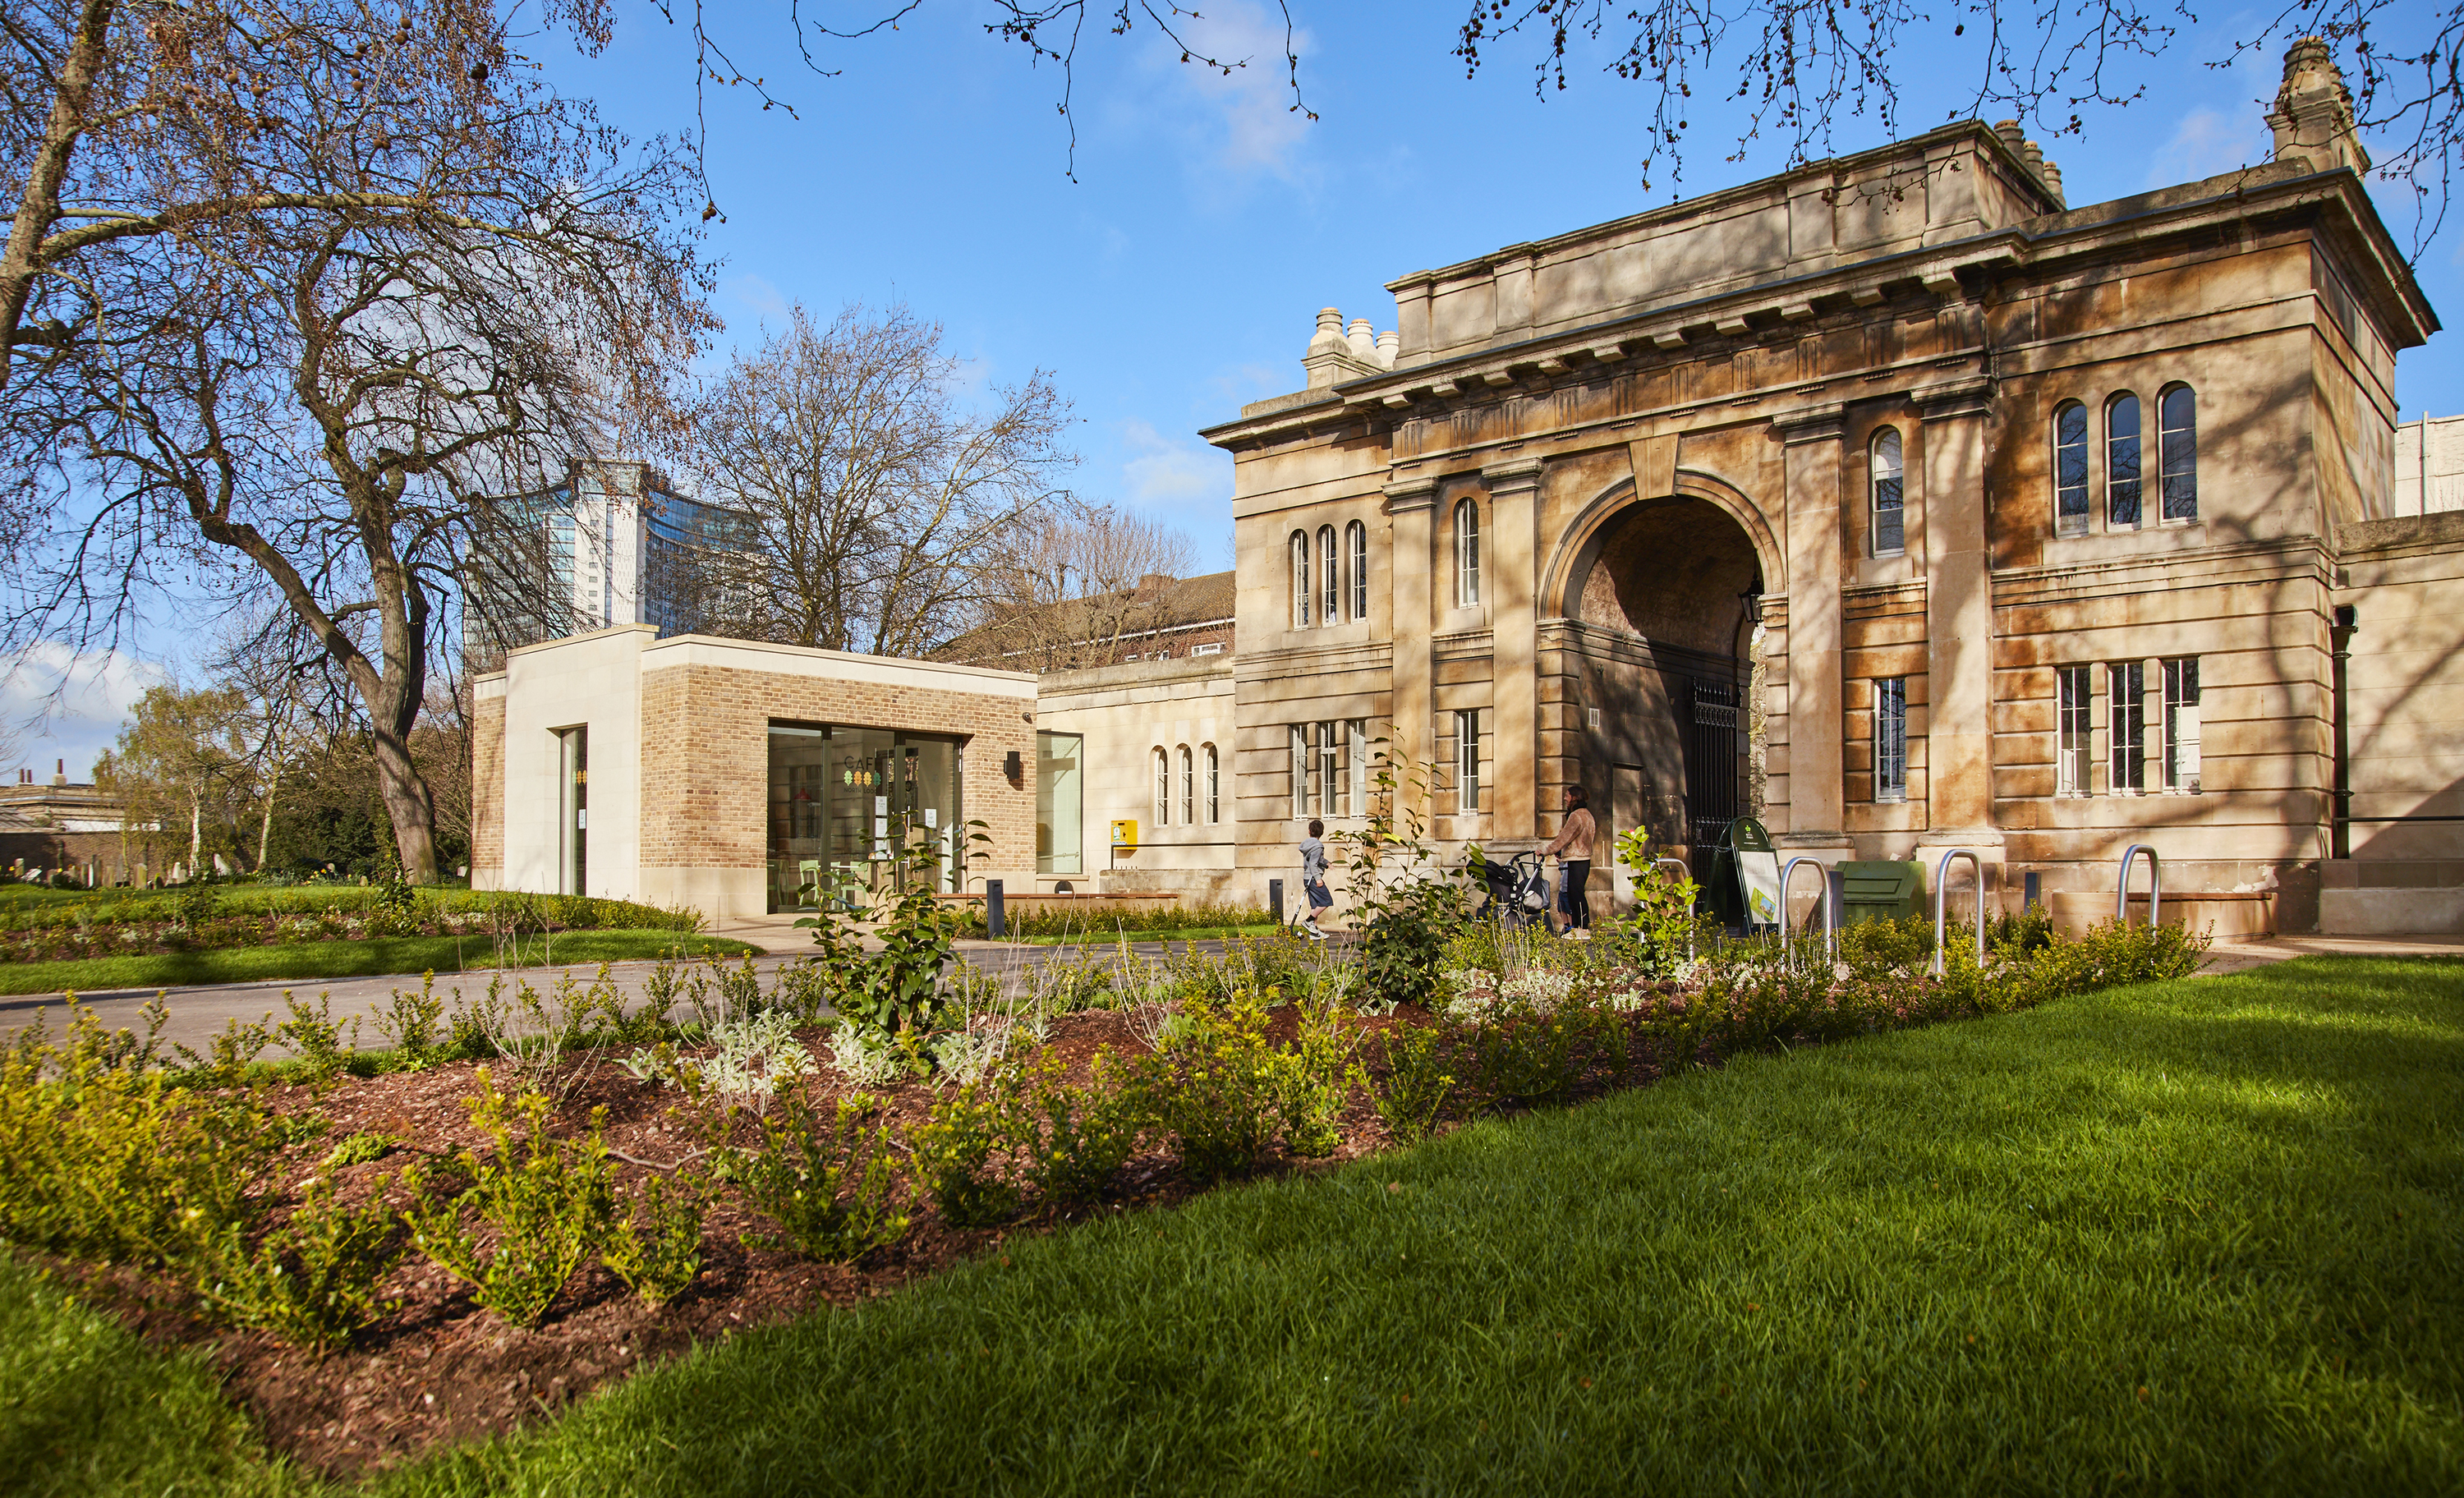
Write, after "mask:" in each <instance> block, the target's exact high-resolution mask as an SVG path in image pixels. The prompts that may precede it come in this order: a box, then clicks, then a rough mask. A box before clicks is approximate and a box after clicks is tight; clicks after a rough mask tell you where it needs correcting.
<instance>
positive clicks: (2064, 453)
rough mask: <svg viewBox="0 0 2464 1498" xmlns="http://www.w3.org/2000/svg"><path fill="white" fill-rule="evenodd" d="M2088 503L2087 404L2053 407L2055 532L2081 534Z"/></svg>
mask: <svg viewBox="0 0 2464 1498" xmlns="http://www.w3.org/2000/svg"><path fill="white" fill-rule="evenodd" d="M2087 517H2088V507H2087V408H2086V407H2084V406H2082V405H2080V404H2079V402H2077V401H2064V402H2063V403H2062V404H2061V405H2059V406H2057V407H2055V408H2054V534H2055V535H2057V536H2084V535H2086V534H2087V528H2088V521H2087Z"/></svg>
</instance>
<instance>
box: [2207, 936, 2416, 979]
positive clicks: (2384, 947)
mask: <svg viewBox="0 0 2464 1498" xmlns="http://www.w3.org/2000/svg"><path fill="white" fill-rule="evenodd" d="M2304 957H2464V936H2251V937H2245V938H2240V939H2235V940H2225V941H2218V942H2217V943H2216V944H2215V945H2214V946H2212V947H2210V948H2209V949H2208V962H2207V966H2205V967H2203V968H2201V969H2200V972H2201V973H2202V974H2203V975H2206V976H2209V977H2214V976H2216V975H2219V974H2224V973H2245V972H2248V971H2249V970H2250V969H2252V968H2254V967H2265V966H2267V965H2268V964H2269V963H2271V962H2289V961H2291V960H2292V959H2293V958H2304Z"/></svg>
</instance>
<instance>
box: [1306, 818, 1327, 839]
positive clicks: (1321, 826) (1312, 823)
mask: <svg viewBox="0 0 2464 1498" xmlns="http://www.w3.org/2000/svg"><path fill="white" fill-rule="evenodd" d="M1309 836H1311V837H1324V836H1326V824H1325V823H1323V822H1320V821H1319V820H1317V818H1315V817H1311V818H1309Z"/></svg>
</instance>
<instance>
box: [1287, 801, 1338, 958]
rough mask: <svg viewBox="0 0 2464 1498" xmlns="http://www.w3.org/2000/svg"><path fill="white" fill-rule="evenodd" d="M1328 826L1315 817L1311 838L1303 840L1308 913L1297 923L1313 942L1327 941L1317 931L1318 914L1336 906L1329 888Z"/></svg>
mask: <svg viewBox="0 0 2464 1498" xmlns="http://www.w3.org/2000/svg"><path fill="white" fill-rule="evenodd" d="M1324 836H1326V824H1325V823H1323V822H1320V821H1317V820H1316V819H1314V818H1312V819H1311V820H1310V822H1309V836H1307V837H1305V838H1303V839H1301V888H1302V890H1304V891H1306V892H1308V894H1309V914H1307V915H1304V916H1302V917H1301V918H1300V919H1299V920H1298V921H1296V922H1294V924H1295V925H1297V926H1299V927H1300V929H1301V933H1302V934H1303V935H1304V936H1308V937H1309V939H1310V940H1312V941H1324V940H1325V939H1326V933H1325V932H1323V931H1320V930H1319V929H1318V924H1317V913H1318V912H1320V911H1322V910H1325V909H1327V908H1328V907H1329V906H1331V905H1332V904H1333V903H1334V894H1333V892H1331V891H1330V890H1328V889H1327V887H1326V845H1325V844H1324V843H1322V842H1320V841H1319V839H1320V838H1323V837H1324Z"/></svg>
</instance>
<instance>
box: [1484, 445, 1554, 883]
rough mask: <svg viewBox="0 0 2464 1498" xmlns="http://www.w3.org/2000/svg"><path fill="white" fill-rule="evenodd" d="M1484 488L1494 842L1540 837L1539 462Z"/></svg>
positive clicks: (1494, 468)
mask: <svg viewBox="0 0 2464 1498" xmlns="http://www.w3.org/2000/svg"><path fill="white" fill-rule="evenodd" d="M1480 476H1481V479H1482V481H1483V482H1484V483H1485V484H1486V485H1487V486H1488V507H1489V536H1490V541H1489V558H1488V560H1489V562H1490V563H1491V565H1490V566H1489V567H1487V568H1484V570H1485V571H1488V572H1489V573H1490V577H1491V579H1492V580H1493V581H1491V582H1490V584H1489V586H1488V625H1489V639H1490V646H1489V649H1490V668H1489V669H1490V672H1491V676H1490V686H1489V690H1490V692H1491V693H1492V694H1493V695H1492V696H1491V698H1490V700H1491V701H1492V702H1494V703H1495V704H1496V708H1495V711H1496V714H1497V750H1496V756H1497V757H1496V773H1497V794H1496V799H1495V800H1494V802H1493V803H1492V804H1491V805H1490V807H1489V814H1488V826H1489V836H1490V839H1491V840H1492V841H1503V840H1505V839H1507V838H1528V837H1537V836H1539V835H1540V819H1539V810H1540V807H1539V797H1540V792H1539V769H1540V608H1539V596H1538V595H1539V579H1538V577H1537V575H1536V573H1537V568H1538V565H1539V562H1538V552H1539V523H1540V514H1539V512H1540V460H1539V459H1538V458H1527V457H1516V458H1508V459H1507V460H1506V461H1505V462H1503V463H1496V464H1492V465H1490V466H1488V467H1486V468H1484V469H1482V470H1481V471H1480Z"/></svg>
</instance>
